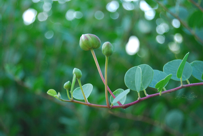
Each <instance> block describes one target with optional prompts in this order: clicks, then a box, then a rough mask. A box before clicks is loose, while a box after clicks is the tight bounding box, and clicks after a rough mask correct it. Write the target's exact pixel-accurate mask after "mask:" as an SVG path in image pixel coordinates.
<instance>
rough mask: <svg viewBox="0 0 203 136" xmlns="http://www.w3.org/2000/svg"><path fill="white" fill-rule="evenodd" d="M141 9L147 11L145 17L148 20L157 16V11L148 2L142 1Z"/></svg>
mask: <svg viewBox="0 0 203 136" xmlns="http://www.w3.org/2000/svg"><path fill="white" fill-rule="evenodd" d="M140 9H141V10H142V11H144V12H145V18H146V19H147V20H152V19H153V18H154V17H155V11H154V9H152V8H151V7H150V6H149V5H148V4H147V2H145V1H140Z"/></svg>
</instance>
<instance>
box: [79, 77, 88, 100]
mask: <svg viewBox="0 0 203 136" xmlns="http://www.w3.org/2000/svg"><path fill="white" fill-rule="evenodd" d="M78 84H79V86H80V89H81V91H82V95H83V97H84V99H85V103H89V102H88V100H87V98H86V96H85V93H84V91H83V89H82V84H81V81H80V79H78Z"/></svg>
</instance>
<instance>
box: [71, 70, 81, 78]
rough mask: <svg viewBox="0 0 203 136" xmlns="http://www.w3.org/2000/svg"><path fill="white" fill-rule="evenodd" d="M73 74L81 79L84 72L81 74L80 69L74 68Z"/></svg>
mask: <svg viewBox="0 0 203 136" xmlns="http://www.w3.org/2000/svg"><path fill="white" fill-rule="evenodd" d="M73 74H75V76H76V78H77V79H80V78H81V77H82V72H81V70H80V69H78V68H74V69H73Z"/></svg>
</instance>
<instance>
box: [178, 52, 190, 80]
mask: <svg viewBox="0 0 203 136" xmlns="http://www.w3.org/2000/svg"><path fill="white" fill-rule="evenodd" d="M188 55H189V52H188V53H187V54H186V55H185V56H184V58H183V60H182V62H181V63H180V65H179V67H178V71H177V78H182V75H183V70H184V67H185V63H186V61H187V58H188Z"/></svg>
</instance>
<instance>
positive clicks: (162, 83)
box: [155, 74, 172, 92]
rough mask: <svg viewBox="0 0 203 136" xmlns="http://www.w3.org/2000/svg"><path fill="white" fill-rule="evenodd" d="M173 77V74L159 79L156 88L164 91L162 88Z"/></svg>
mask: <svg viewBox="0 0 203 136" xmlns="http://www.w3.org/2000/svg"><path fill="white" fill-rule="evenodd" d="M171 77H172V74H170V75H168V76H166V77H165V78H164V79H162V80H161V81H159V82H158V83H157V84H156V86H155V87H156V88H157V89H158V91H159V92H160V91H162V89H163V88H164V87H165V86H166V85H167V84H168V82H169V80H170V79H171Z"/></svg>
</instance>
